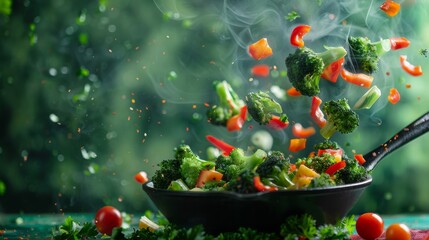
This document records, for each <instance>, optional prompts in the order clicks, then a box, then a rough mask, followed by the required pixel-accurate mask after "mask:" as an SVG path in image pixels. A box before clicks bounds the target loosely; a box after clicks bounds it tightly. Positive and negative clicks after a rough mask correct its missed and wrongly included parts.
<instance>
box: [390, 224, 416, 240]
mask: <svg viewBox="0 0 429 240" xmlns="http://www.w3.org/2000/svg"><path fill="white" fill-rule="evenodd" d="M408 239H411V232H410V229H409V228H408V227H407V225H405V224H403V223H394V224H392V225H390V226H389V227H388V228H387V230H386V240H408Z"/></svg>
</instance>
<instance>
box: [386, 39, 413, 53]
mask: <svg viewBox="0 0 429 240" xmlns="http://www.w3.org/2000/svg"><path fill="white" fill-rule="evenodd" d="M389 40H390V46H391V49H392V50H398V49H402V48H406V47H408V46H409V45H410V41H409V40H408V39H406V38H405V37H391V38H390V39H389Z"/></svg>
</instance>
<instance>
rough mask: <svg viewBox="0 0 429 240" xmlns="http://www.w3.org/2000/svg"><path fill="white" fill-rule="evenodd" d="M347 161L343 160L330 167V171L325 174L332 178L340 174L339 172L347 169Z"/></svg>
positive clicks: (327, 170)
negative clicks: (337, 173)
mask: <svg viewBox="0 0 429 240" xmlns="http://www.w3.org/2000/svg"><path fill="white" fill-rule="evenodd" d="M346 165H347V164H346V161H345V160H342V161H340V162H337V163H334V164H332V165H331V166H329V167H328V169H326V171H325V173H327V174H329V175H330V176H332V175H334V174H335V173H336V172H338V171H339V170H341V169H343V168H345V167H346Z"/></svg>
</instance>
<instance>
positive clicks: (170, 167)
mask: <svg viewBox="0 0 429 240" xmlns="http://www.w3.org/2000/svg"><path fill="white" fill-rule="evenodd" d="M181 164H182V161H181V160H178V159H168V160H162V161H161V162H160V163H159V164H158V167H159V168H158V169H157V170H156V171H155V173H154V175H153V177H152V182H153V186H154V187H155V188H161V189H167V188H168V186H170V183H171V182H172V181H175V180H177V179H180V178H181V177H182V175H181V174H180V165H181Z"/></svg>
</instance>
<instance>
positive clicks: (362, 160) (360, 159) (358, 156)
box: [354, 154, 366, 165]
mask: <svg viewBox="0 0 429 240" xmlns="http://www.w3.org/2000/svg"><path fill="white" fill-rule="evenodd" d="M354 157H355V159H356V161H357V162H358V163H359V164H360V165H363V164H364V163H365V162H366V160H365V158H364V157H363V154H355V155H354Z"/></svg>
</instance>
